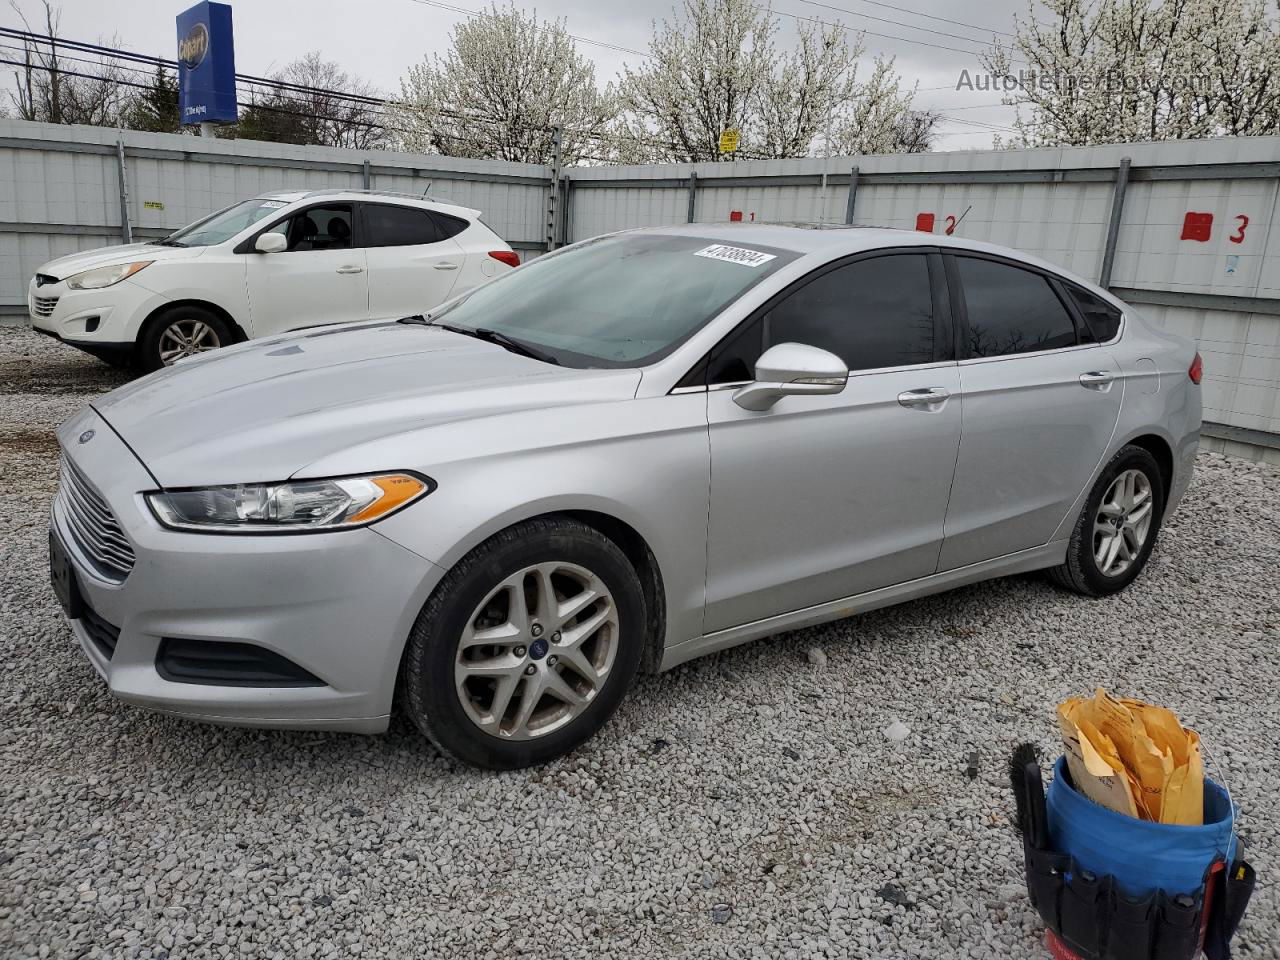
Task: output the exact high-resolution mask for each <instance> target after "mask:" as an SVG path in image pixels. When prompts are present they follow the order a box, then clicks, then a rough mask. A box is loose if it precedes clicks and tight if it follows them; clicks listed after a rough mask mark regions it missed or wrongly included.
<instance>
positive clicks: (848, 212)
mask: <svg viewBox="0 0 1280 960" xmlns="http://www.w3.org/2000/svg"><path fill="white" fill-rule="evenodd" d="M857 196H858V168H857V167H854V168H853V171H852V172H851V173H850V174H849V199H848V201H847V202H846V203H845V205H844V222H845V224H846V225H848V224H852V223H853V202H854V200H855V199H856V198H857Z"/></svg>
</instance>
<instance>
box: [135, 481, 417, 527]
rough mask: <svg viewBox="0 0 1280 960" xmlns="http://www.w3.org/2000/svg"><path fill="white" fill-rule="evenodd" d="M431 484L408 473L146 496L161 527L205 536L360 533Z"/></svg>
mask: <svg viewBox="0 0 1280 960" xmlns="http://www.w3.org/2000/svg"><path fill="white" fill-rule="evenodd" d="M434 487H435V484H434V483H432V482H431V481H430V480H428V479H426V478H425V477H418V476H414V475H412V474H408V473H385V474H378V475H376V476H368V477H344V478H338V479H334V480H295V481H292V482H287V483H237V484H232V485H228V486H222V487H195V488H192V489H188V490H166V491H160V492H156V493H148V494H147V503H148V504H149V505H150V506H151V511H152V512H153V513H154V514H155V515H156V519H157V520H159V521H160V522H161V523H162V524H164V525H165V526H166V527H170V528H172V529H174V530H196V531H200V532H208V533H301V532H305V531H309V530H342V529H347V528H350V527H361V526H364V525H365V524H367V523H372V522H373V521H375V520H381V519H382V518H383V517H385V516H388V515H389V514H392V513H394V512H395V511H397V510H399V509H400V508H402V507H406V506H408V505H409V504H411V503H413V502H414V501H415V500H417V499H419V498H420V497H424V496H426V495H427V494H428V493H430V492H431V491H432V490H433V489H434Z"/></svg>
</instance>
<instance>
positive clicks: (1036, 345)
mask: <svg viewBox="0 0 1280 960" xmlns="http://www.w3.org/2000/svg"><path fill="white" fill-rule="evenodd" d="M956 264H957V266H958V268H959V271H960V281H961V283H962V285H963V287H964V299H965V306H966V308H967V309H966V312H967V314H968V330H967V331H966V332H965V346H966V347H967V355H968V356H970V357H1003V356H1009V355H1012V354H1019V353H1035V352H1038V351H1041V350H1057V349H1060V348H1062V347H1071V346H1075V345H1076V343H1078V342H1079V341H1078V338H1077V336H1076V326H1075V321H1073V320H1072V319H1071V314H1070V313H1069V312H1068V311H1067V308H1066V306H1065V305H1064V304H1063V302H1062V301H1061V300H1059V299H1058V295H1057V294H1056V293H1055V292H1054V290H1053V287H1052V286H1050V285H1049V281H1048V279H1047V278H1046V277H1044V276H1043V275H1041V274H1039V273H1034V272H1032V271H1030V270H1023V269H1021V268H1020V267H1015V266H1012V265H1010V264H1007V263H999V262H997V261H995V260H982V259H978V258H977V257H963V256H958V257H956Z"/></svg>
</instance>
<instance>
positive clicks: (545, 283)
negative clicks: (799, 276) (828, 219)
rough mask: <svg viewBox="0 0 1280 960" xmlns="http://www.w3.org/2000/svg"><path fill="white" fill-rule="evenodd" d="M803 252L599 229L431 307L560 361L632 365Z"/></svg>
mask: <svg viewBox="0 0 1280 960" xmlns="http://www.w3.org/2000/svg"><path fill="white" fill-rule="evenodd" d="M798 256H799V254H797V253H794V252H792V251H789V250H780V249H777V248H774V247H762V246H760V245H759V244H753V243H750V242H748V240H747V238H746V237H744V239H743V245H742V246H736V245H732V244H725V243H720V242H718V241H715V240H709V239H707V238H705V237H690V236H677V235H664V234H653V233H633V234H620V235H616V236H611V237H602V238H600V239H599V240H593V241H588V242H586V243H582V244H578V245H576V246H573V247H569V248H567V249H566V250H564V251H563V252H559V253H552V254H548V255H546V256H543V257H539V258H538V259H536V260H533V261H531V262H530V263H528V264H526V265H525V266H523V267H521V268H520V269H519V270H516V271H514V272H512V273H510V274H508V275H507V276H505V277H502V278H501V279H499V280H495V281H494V282H492V283H489V284H486V285H485V286H483V287H480V288H479V289H478V290H476V291H475V292H474V293H471V294H469V295H468V296H466V297H464V298H462V299H460V300H456V301H454V302H453V303H452V304H451V305H450V306H448V307H446V308H445V309H443V310H441V311H439V312H438V313H436V314H434V315H433V316H432V321H433V322H435V321H437V320H438V321H439V322H440V323H441V324H442V325H448V326H454V327H460V328H464V329H467V330H480V331H484V332H486V333H491V332H497V333H500V334H504V335H505V336H507V337H509V338H510V339H512V340H516V341H519V342H521V343H524V344H528V345H531V346H534V347H537V348H538V349H539V350H541V351H542V352H544V353H547V354H549V355H550V356H552V357H554V358H555V359H556V360H557V361H559V362H560V363H563V364H564V365H565V366H571V367H634V366H642V365H644V364H647V363H652V362H654V361H655V360H658V359H661V358H662V357H664V356H666V355H667V354H669V353H670V352H671V351H672V350H674V349H675V348H676V347H677V346H679V344H680V343H682V342H683V341H684V340H686V339H687V338H688V337H690V336H692V335H693V334H694V333H695V332H697V331H698V330H699V329H700V328H701V327H702V326H703V325H704V324H706V323H707V321H709V320H710V319H711V318H712V317H714V316H715V315H716V314H718V313H719V312H720V311H721V310H723V309H724V308H725V307H726V306H728V305H729V304H730V303H731V302H733V301H734V300H736V299H738V297H740V296H742V294H743V293H745V292H746V291H747V290H750V289H751V288H752V287H754V286H755V285H756V284H757V283H759V282H760V281H761V280H763V279H764V278H765V277H767V276H769V275H770V274H772V273H773V272H775V271H776V270H778V269H779V268H780V267H782V266H783V265H785V264H787V263H790V262H791V261H792V260H794V259H796V257H798Z"/></svg>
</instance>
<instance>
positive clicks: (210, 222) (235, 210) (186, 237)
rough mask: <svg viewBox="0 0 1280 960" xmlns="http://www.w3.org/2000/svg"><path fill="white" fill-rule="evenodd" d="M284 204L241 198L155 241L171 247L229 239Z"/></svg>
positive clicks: (193, 245) (196, 245)
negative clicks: (237, 201)
mask: <svg viewBox="0 0 1280 960" xmlns="http://www.w3.org/2000/svg"><path fill="white" fill-rule="evenodd" d="M287 206H288V204H287V203H286V202H285V201H283V200H242V201H240V202H239V203H236V204H233V205H231V206H229V207H227V208H226V209H225V210H219V211H218V212H217V213H215V214H213V215H212V216H209V217H205V218H204V219H203V220H197V221H196V222H195V223H192V224H189V225H188V226H185V227H183V228H182V229H181V230H177V231H175V232H173V233H171V234H169V235H168V236H167V237H165V238H164V239H163V240H156V241H155V242H156V243H160V244H164V245H166V246H171V247H208V246H212V245H213V244H215V243H222V242H224V241H226V240H230V239H231V238H232V237H234V236H235V235H236V234H237V233H239V232H240V231H241V230H243V229H244V228H245V227H248V226H252V225H253V224H255V223H257V222H258V221H259V220H261V219H263V218H264V217H269V216H271V215H272V214H273V213H275V212H276V211H277V210H280V209H282V208H284V207H287Z"/></svg>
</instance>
